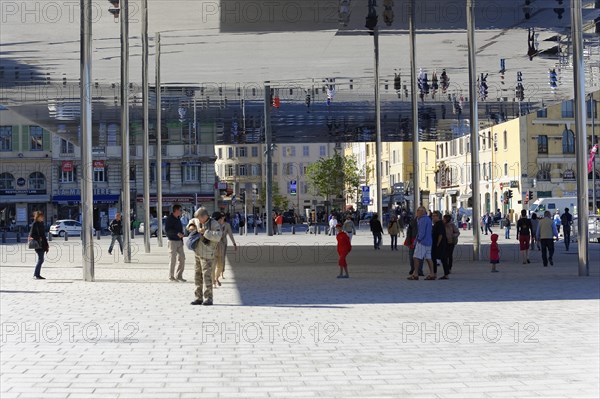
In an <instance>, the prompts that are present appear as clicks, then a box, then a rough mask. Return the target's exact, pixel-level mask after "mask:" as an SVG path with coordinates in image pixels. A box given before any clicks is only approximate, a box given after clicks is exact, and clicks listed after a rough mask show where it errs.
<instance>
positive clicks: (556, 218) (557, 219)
mask: <svg viewBox="0 0 600 399" xmlns="http://www.w3.org/2000/svg"><path fill="white" fill-rule="evenodd" d="M553 222H554V225H555V226H556V231H558V234H560V224H561V219H560V212H559V210H558V209H557V210H556V213H555V214H554V219H553ZM557 239H558V237H557Z"/></svg>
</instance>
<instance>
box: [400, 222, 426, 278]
mask: <svg viewBox="0 0 600 399" xmlns="http://www.w3.org/2000/svg"><path fill="white" fill-rule="evenodd" d="M417 231H418V227H417V219H416V218H411V219H410V221H409V222H408V227H407V228H406V239H405V240H404V246H406V247H408V263H409V265H410V271H409V272H408V275H409V276H412V275H413V273H414V272H415V258H414V255H415V245H416V243H417ZM418 265H419V267H418V275H419V276H423V262H422V261H420V262H418Z"/></svg>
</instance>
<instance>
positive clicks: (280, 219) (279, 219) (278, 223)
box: [275, 213, 283, 235]
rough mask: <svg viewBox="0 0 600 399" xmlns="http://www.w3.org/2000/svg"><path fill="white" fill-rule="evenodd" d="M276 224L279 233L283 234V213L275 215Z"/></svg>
mask: <svg viewBox="0 0 600 399" xmlns="http://www.w3.org/2000/svg"><path fill="white" fill-rule="evenodd" d="M275 225H276V226H277V234H278V235H281V232H282V228H283V215H282V214H281V213H278V214H277V216H275Z"/></svg>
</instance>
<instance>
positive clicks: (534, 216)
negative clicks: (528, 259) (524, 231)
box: [517, 212, 540, 251]
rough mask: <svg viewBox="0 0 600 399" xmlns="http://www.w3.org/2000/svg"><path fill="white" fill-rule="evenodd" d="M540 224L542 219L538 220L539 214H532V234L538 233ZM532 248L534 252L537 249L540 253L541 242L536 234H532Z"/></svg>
mask: <svg viewBox="0 0 600 399" xmlns="http://www.w3.org/2000/svg"><path fill="white" fill-rule="evenodd" d="M539 222H540V219H538V217H537V214H536V213H535V212H533V213H532V214H531V232H532V233H535V232H536V231H537V228H538V224H539ZM517 238H518V237H517ZM530 248H531V250H532V251H534V250H535V249H536V248H537V250H538V251H539V250H540V242H539V241H538V240H537V237H536V236H535V234H531V247H530Z"/></svg>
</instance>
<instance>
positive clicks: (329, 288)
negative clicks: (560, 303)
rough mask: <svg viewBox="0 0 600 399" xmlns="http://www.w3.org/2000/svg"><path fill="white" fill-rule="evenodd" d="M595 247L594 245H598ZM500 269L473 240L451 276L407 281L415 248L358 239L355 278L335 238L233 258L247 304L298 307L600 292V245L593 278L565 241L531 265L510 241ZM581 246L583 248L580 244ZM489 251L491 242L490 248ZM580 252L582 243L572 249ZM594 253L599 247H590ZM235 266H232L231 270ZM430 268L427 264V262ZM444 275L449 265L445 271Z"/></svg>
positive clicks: (460, 252) (351, 259)
mask: <svg viewBox="0 0 600 399" xmlns="http://www.w3.org/2000/svg"><path fill="white" fill-rule="evenodd" d="M591 248H594V247H591ZM501 250H502V260H501V263H500V265H499V270H500V273H490V265H489V263H488V261H486V260H485V259H484V260H481V261H473V260H472V252H473V249H472V246H470V245H463V246H459V247H457V249H456V251H455V256H454V267H453V269H452V270H453V272H452V274H451V275H450V279H449V280H445V281H444V280H437V281H425V280H423V277H421V279H420V280H419V281H409V280H406V277H407V276H408V271H409V268H410V267H409V265H408V251H407V249H406V248H405V247H400V246H399V247H398V251H391V250H390V249H389V248H388V246H387V245H386V246H382V249H381V250H377V251H375V250H374V249H373V247H368V246H355V247H353V249H352V252H351V254H350V255H349V256H348V265H349V273H350V278H349V279H337V278H336V276H337V274H338V272H339V268H338V265H337V260H338V257H337V252H336V247H335V246H333V245H322V246H320V245H315V246H300V245H297V244H287V245H283V244H282V245H280V246H277V245H275V246H273V245H270V246H266V245H265V246H259V245H253V246H252V245H249V246H243V247H240V248H239V249H238V251H235V252H233V251H229V252H228V254H227V256H228V261H229V264H230V265H229V266H228V267H231V270H232V271H233V273H234V274H235V283H236V286H237V289H238V291H239V295H240V299H241V302H242V304H243V305H252V306H293V307H296V306H297V307H302V306H310V305H329V306H335V305H345V304H371V303H383V304H385V303H423V302H425V303H434V302H497V301H547V300H568V299H571V300H587V299H599V298H600V284H599V274H598V256H597V255H598V253H599V251H598V248H594V249H593V251H595V253H593V254H590V277H578V276H577V259H576V258H574V257H573V256H571V255H570V253H565V252H564V251H563V250H562V249H561V248H557V251H556V253H555V256H554V266H551V267H543V266H542V263H541V258H540V254H539V251H535V252H533V253H532V254H531V255H530V259H531V261H532V263H531V264H528V265H523V264H521V262H520V259H519V251H518V247H517V245H516V244H515V245H510V244H507V245H504V246H502V248H501ZM575 250H576V249H575ZM486 251H487V252H489V250H488V248H487V246H484V247H483V253H484V254H486V253H487V252H486ZM571 251H572V252H574V250H573V249H572V250H571ZM590 252H592V251H590ZM231 270H230V271H231ZM425 275H427V266H425ZM441 275H443V271H442V268H441V266H440V267H439V269H438V277H439V276H441Z"/></svg>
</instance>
